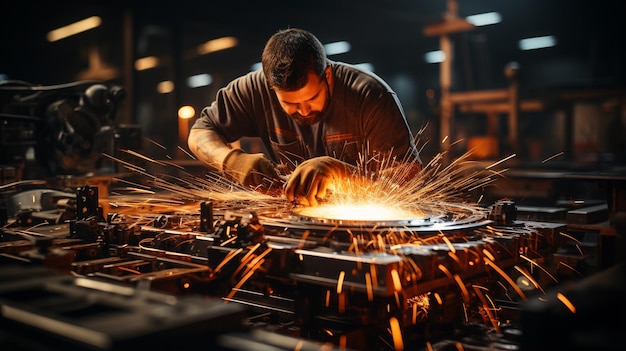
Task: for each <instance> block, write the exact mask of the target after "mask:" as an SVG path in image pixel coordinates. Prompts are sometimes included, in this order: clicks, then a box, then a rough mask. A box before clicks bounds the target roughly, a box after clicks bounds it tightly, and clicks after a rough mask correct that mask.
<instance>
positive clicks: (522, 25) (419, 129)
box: [0, 0, 626, 351]
mask: <svg viewBox="0 0 626 351" xmlns="http://www.w3.org/2000/svg"><path fill="white" fill-rule="evenodd" d="M3 8H4V9H3V11H1V12H0V40H1V41H0V44H1V45H2V54H0V225H1V227H0V349H3V350H23V351H27V350H33V351H34V350H37V351H39V350H45V351H47V350H98V351H99V350H111V351H113V350H139V349H142V350H152V349H155V350H160V349H174V348H178V349H182V348H184V347H194V348H196V347H200V348H201V349H207V350H232V351H240V350H381V351H382V350H395V351H398V350H407V351H409V350H416V351H418V350H419V351H422V350H423V351H430V350H442V351H443V350H476V351H478V350H501V351H505V350H508V351H510V350H519V351H537V350H604V349H607V350H608V349H616V350H617V349H623V348H624V344H623V342H624V341H623V339H622V338H621V336H622V335H621V333H623V332H624V330H626V328H625V327H626V323H625V322H624V320H623V319H621V317H619V316H620V315H626V303H625V302H624V300H622V299H623V298H624V297H625V296H626V284H625V283H624V278H625V277H626V272H624V262H623V259H624V257H625V255H626V245H625V244H624V241H625V239H624V235H626V195H625V191H626V64H625V62H626V2H624V1H619V0H598V1H594V2H589V1H586V2H581V1H566V0H548V1H539V0H528V1H495V0H476V1H470V0H429V1H427V0H388V1H375V0H361V1H348V0H335V1H318V2H309V3H305V2H300V3H298V2H292V1H284V0H278V1H236V0H234V1H230V2H227V1H224V2H215V1H205V2H196V1H187V0H179V1H175V2H148V1H126V2H124V1H116V0H109V1H67V2H62V3H49V2H47V3H31V2H28V3H22V2H13V3H12V4H11V5H10V6H9V5H7V4H5V5H4V6H3ZM78 26H83V27H82V29H81V30H77V31H76V32H73V33H69V34H67V33H68V31H71V30H73V29H75V28H78ZM289 27H298V28H303V29H306V30H309V31H311V32H312V33H313V34H315V35H316V36H317V37H318V38H319V39H320V41H321V42H322V43H323V44H324V48H325V50H326V53H327V55H328V57H329V59H331V60H334V61H341V62H346V63H350V64H354V65H358V66H360V67H362V68H363V69H365V70H369V71H371V72H374V73H375V74H376V75H378V76H380V77H381V78H383V79H384V80H385V81H386V82H387V83H388V84H389V86H390V87H391V88H392V89H393V90H394V91H395V92H396V93H397V96H398V99H399V100H400V102H401V104H402V107H403V108H404V112H405V115H406V118H407V121H408V124H409V127H410V129H411V131H412V132H413V133H414V135H415V141H416V144H417V146H418V149H419V150H420V157H421V158H422V161H423V162H424V164H425V165H426V166H425V168H424V170H423V173H424V174H428V176H429V177H432V179H428V180H424V183H419V184H425V185H426V186H427V187H428V188H429V189H430V190H423V189H411V188H410V187H411V185H412V184H414V183H412V182H411V183H408V184H405V186H404V187H403V186H402V185H400V187H401V188H400V189H397V192H398V193H397V194H393V191H392V192H386V195H385V196H382V197H381V198H380V201H379V205H380V206H381V207H387V208H389V207H391V208H392V210H393V208H396V207H395V206H391V205H390V201H389V199H395V200H393V201H396V202H395V203H394V204H393V205H397V206H398V207H405V208H406V207H410V208H414V207H415V208H419V209H421V210H423V211H422V212H420V214H417V213H416V214H415V215H412V216H409V217H408V218H407V216H406V215H403V214H397V217H393V214H392V216H391V217H380V218H379V217H375V216H374V217H367V218H365V219H363V218H352V217H350V218H347V219H346V218H344V217H340V216H339V217H335V215H338V212H337V211H340V210H338V209H334V210H333V211H334V212H332V213H330V212H329V213H324V212H319V214H318V213H317V212H313V213H314V214H309V213H308V212H304V211H300V210H301V209H300V208H297V206H296V207H294V204H292V203H289V202H287V201H286V200H285V199H284V197H281V196H280V195H279V196H270V195H267V194H258V193H255V192H254V191H252V190H245V189H240V188H237V187H234V186H232V184H229V183H228V182H227V181H225V180H223V179H221V178H220V177H219V175H218V174H217V173H216V172H214V170H212V169H210V168H208V167H207V166H206V165H203V164H202V163H201V162H200V161H198V160H197V159H196V158H195V157H194V156H192V153H191V152H190V151H189V148H188V146H187V138H188V136H189V130H190V128H191V126H192V125H193V123H194V121H195V120H196V119H197V118H198V117H199V116H200V111H201V110H202V108H203V107H205V106H208V105H210V104H211V102H212V101H213V100H214V99H215V97H216V94H217V92H218V90H219V89H220V88H222V87H224V86H225V85H226V84H228V83H229V82H230V81H231V80H233V79H235V78H237V77H239V76H241V75H244V74H246V73H248V72H250V71H253V70H256V69H259V68H260V60H261V52H262V50H263V47H264V45H265V42H266V40H267V39H268V38H269V37H270V36H271V35H272V34H274V33H275V32H276V31H278V30H280V29H284V28H289ZM62 30H65V32H63V31H62ZM64 33H66V34H64ZM239 146H240V147H241V148H242V149H243V150H246V151H254V152H264V151H266V150H264V149H263V146H262V144H261V143H260V142H259V140H255V139H254V138H244V139H242V140H240V141H239ZM422 176H423V175H422ZM418 177H419V176H418ZM423 177H425V176H423ZM415 184H417V182H415ZM426 186H425V187H426ZM382 189H383V188H382V187H381V190H382ZM448 189H450V190H448ZM413 190H414V191H413ZM385 191H386V190H382V191H381V192H385ZM415 193H419V194H420V196H417V195H413V194H415ZM422 193H423V194H422ZM446 194H451V195H450V197H446ZM370 195H371V194H370ZM371 196H374V195H371ZM355 198H356V197H355ZM432 199H436V200H432ZM380 212H382V208H381V209H379V210H375V213H380Z"/></svg>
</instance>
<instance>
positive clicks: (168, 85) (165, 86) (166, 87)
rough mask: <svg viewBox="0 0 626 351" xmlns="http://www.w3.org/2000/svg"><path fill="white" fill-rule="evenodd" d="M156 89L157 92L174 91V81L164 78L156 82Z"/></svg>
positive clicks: (166, 92)
mask: <svg viewBox="0 0 626 351" xmlns="http://www.w3.org/2000/svg"><path fill="white" fill-rule="evenodd" d="M157 91H158V92H159V94H168V93H171V92H173V91H174V82H172V81H171V80H164V81H162V82H161V83H159V84H157Z"/></svg>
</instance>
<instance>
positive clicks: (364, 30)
mask: <svg viewBox="0 0 626 351" xmlns="http://www.w3.org/2000/svg"><path fill="white" fill-rule="evenodd" d="M457 4H458V14H459V16H460V17H465V16H468V15H472V14H477V13H482V12H489V11H497V12H499V13H500V14H501V16H502V19H503V21H502V23H500V24H497V25H493V26H487V27H481V28H478V29H476V30H474V31H472V32H467V33H461V34H457V35H455V36H454V37H453V38H454V39H455V40H456V51H455V52H456V57H455V59H456V60H457V62H459V63H460V64H462V66H461V71H462V72H461V71H459V75H460V76H462V77H464V78H465V80H466V83H465V84H464V86H461V87H459V88H461V89H463V88H465V89H467V88H472V86H474V87H476V86H478V87H481V86H482V85H485V86H489V85H498V84H501V78H502V77H501V72H502V69H503V67H504V65H505V64H506V63H507V62H509V61H518V62H520V63H521V64H522V68H523V69H524V68H529V69H530V70H532V73H529V74H530V77H529V78H528V79H527V82H528V84H531V85H532V84H542V83H545V84H557V85H558V84H562V85H567V84H574V85H576V84H578V85H584V84H623V82H622V81H623V79H624V69H623V64H622V62H625V59H626V57H625V55H624V47H625V46H626V45H625V42H626V40H625V34H624V33H626V29H625V26H624V22H625V21H624V19H626V16H625V5H624V2H623V1H619V0H599V1H594V2H581V1H567V0H550V1H546V0H527V1H515V2H511V1H497V0H473V1H469V0H459V1H458V2H457ZM446 5H447V1H445V0H428V1H426V0H422V1H420V0H417V1H416V0H413V1H409V0H387V1H376V0H360V1H351V0H334V1H317V2H307V3H298V2H294V1H284V0H279V1H271V2H268V1H229V2H227V1H223V2H218V3H216V2H214V1H205V2H197V1H187V0H179V1H175V2H148V1H131V2H117V1H114V0H113V1H106V2H105V1H82V2H72V1H70V2H64V3H63V4H61V3H55V4H51V3H46V4H37V5H33V4H32V3H28V2H17V3H15V4H14V5H13V8H12V9H11V10H10V11H6V12H5V14H4V18H2V21H1V23H0V25H1V27H0V31H1V33H0V35H1V36H0V38H1V39H2V43H3V47H4V49H3V54H2V55H1V56H2V57H1V58H0V74H5V75H8V77H9V78H11V79H26V80H35V81H38V82H45V83H48V84H50V83H53V81H52V80H55V81H67V80H72V79H73V77H72V76H66V77H63V76H62V75H61V74H62V73H61V72H69V70H68V69H66V67H64V66H71V65H74V63H73V62H74V61H73V60H74V59H75V57H74V56H76V55H77V53H76V49H75V48H76V47H78V46H80V45H87V44H92V43H89V42H90V41H99V42H106V41H107V40H113V41H114V45H115V44H116V43H117V44H118V48H117V49H115V48H113V49H109V50H110V51H117V52H119V51H121V43H120V42H119V39H118V40H116V39H114V38H118V34H116V32H115V30H114V29H111V28H113V27H112V25H111V24H109V27H105V26H104V25H103V26H102V30H101V32H103V33H108V34H102V33H100V34H99V35H98V36H84V37H83V38H78V37H77V38H76V39H73V38H70V39H66V41H67V43H62V44H61V45H63V49H52V48H51V46H52V45H53V44H50V43H47V42H45V33H46V32H47V31H49V30H50V29H53V28H56V27H58V26H61V25H63V24H66V23H68V22H71V21H75V20H77V19H81V18H83V17H86V16H90V15H94V14H98V15H101V16H102V17H103V18H104V20H105V21H107V20H108V19H109V18H110V19H111V21H113V22H114V25H116V26H117V28H118V30H119V29H121V28H122V26H123V20H124V17H123V14H124V13H128V14H132V18H133V22H134V23H135V35H136V36H140V35H142V33H144V34H145V33H146V28H148V27H151V28H155V27H160V28H161V29H163V28H167V29H166V31H168V33H169V34H168V38H170V39H171V38H177V39H174V40H173V41H169V39H165V38H163V37H158V36H156V37H155V38H154V39H153V42H154V44H152V45H153V47H156V46H158V45H159V42H161V44H163V43H164V42H166V41H167V42H168V45H166V46H164V47H165V50H170V51H172V50H179V51H183V50H184V49H185V47H184V46H185V45H187V44H186V43H189V45H191V44H193V45H196V44H198V43H200V42H202V41H205V40H207V39H211V38H214V37H219V36H221V35H235V36H237V37H239V38H240V42H241V43H243V45H242V46H246V47H247V51H241V52H240V53H239V54H234V53H233V54H231V55H229V56H228V57H227V59H225V60H224V61H223V62H222V64H224V65H232V66H237V65H240V66H241V67H245V68H246V69H247V68H249V66H250V64H252V63H253V62H255V60H257V58H258V56H259V55H260V50H261V49H262V45H263V43H264V41H265V40H266V39H267V37H268V36H269V35H271V34H272V33H273V32H274V31H276V30H277V29H280V28H284V27H303V28H306V29H309V30H311V31H313V32H314V33H315V34H317V35H318V37H319V38H320V39H321V40H322V42H325V43H327V42H332V41H337V40H348V41H349V42H350V43H351V44H352V48H353V50H352V52H351V53H349V54H345V55H343V56H341V57H336V59H338V60H345V61H352V62H353V63H360V62H371V63H373V64H374V66H375V68H376V70H377V71H378V72H379V73H380V74H382V75H391V74H393V72H394V71H399V70H403V71H409V72H413V74H416V75H418V76H421V78H422V79H423V80H427V79H429V76H430V77H431V78H432V77H436V76H437V71H438V69H437V67H436V65H425V64H424V62H423V60H422V55H423V54H424V53H425V52H426V51H430V50H435V49H438V38H436V37H426V36H424V34H423V29H424V27H425V26H426V25H428V24H429V23H432V22H434V21H437V20H440V19H441V18H442V16H443V15H444V13H445V11H446ZM105 28H109V29H108V32H105ZM548 34H551V35H555V36H556V37H557V40H558V46H557V47H555V48H550V49H544V50H536V52H520V51H519V50H518V49H517V46H516V45H517V41H518V40H519V39H522V38H524V37H530V36H540V35H548ZM172 43H174V44H173V45H172ZM135 54H136V55H137V56H139V55H141V54H142V53H141V52H140V49H139V48H136V52H135ZM562 59H563V60H566V61H564V62H563V65H561V67H562V68H561V70H562V71H563V73H562V76H561V77H560V78H555V77H552V78H545V77H544V78H541V77H540V74H539V73H538V72H537V70H541V69H544V70H546V69H549V66H545V65H544V66H543V67H544V68H537V67H533V66H534V65H535V60H537V61H538V60H544V62H545V60H552V61H558V60H562ZM572 59H576V60H579V61H580V60H582V61H584V62H583V63H582V64H583V65H586V69H585V73H584V74H582V75H581V74H575V73H574V74H573V75H572V73H573V72H571V71H569V70H568V69H567V68H566V66H567V65H572V64H576V63H572ZM551 65H553V66H554V65H557V66H558V64H557V63H552V64H551ZM224 69H228V68H226V67H224ZM568 74H570V76H569V77H568V76H567V75H568ZM418 78H419V77H418ZM542 79H543V80H544V82H542Z"/></svg>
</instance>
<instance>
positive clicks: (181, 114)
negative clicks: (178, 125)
mask: <svg viewBox="0 0 626 351" xmlns="http://www.w3.org/2000/svg"><path fill="white" fill-rule="evenodd" d="M195 116H196V109H195V108H193V106H189V105H186V106H181V107H180V108H179V109H178V118H180V119H190V118H193V117H195Z"/></svg>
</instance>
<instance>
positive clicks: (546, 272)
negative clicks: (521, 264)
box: [519, 255, 558, 283]
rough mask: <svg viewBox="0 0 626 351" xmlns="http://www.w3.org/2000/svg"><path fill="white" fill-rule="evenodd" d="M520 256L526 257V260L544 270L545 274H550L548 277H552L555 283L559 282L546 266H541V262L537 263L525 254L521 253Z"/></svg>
mask: <svg viewBox="0 0 626 351" xmlns="http://www.w3.org/2000/svg"><path fill="white" fill-rule="evenodd" d="M519 257H520V258H522V259H525V260H526V261H528V262H530V263H531V264H532V265H533V266H536V267H537V268H539V269H541V271H543V272H544V273H545V274H547V275H548V277H550V278H552V280H554V282H555V283H558V281H557V279H556V278H555V277H554V276H553V275H552V274H550V272H548V271H547V270H546V269H545V268H543V267H541V266H540V265H539V264H537V262H535V261H533V260H531V259H530V258H528V257H526V256H524V255H519Z"/></svg>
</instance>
